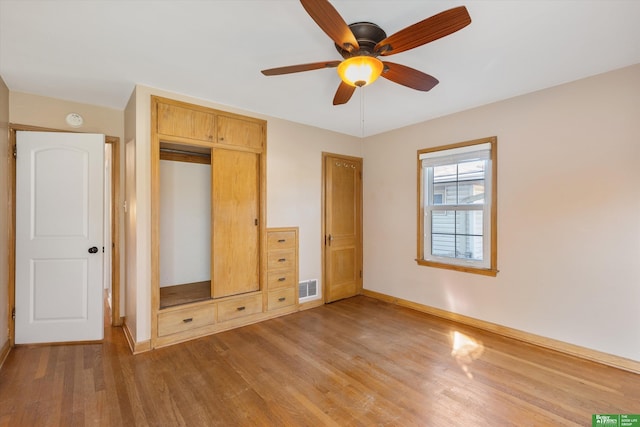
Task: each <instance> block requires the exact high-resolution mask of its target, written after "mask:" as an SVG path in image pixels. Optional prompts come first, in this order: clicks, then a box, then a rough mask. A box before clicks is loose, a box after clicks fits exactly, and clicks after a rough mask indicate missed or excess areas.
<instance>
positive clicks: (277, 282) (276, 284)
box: [267, 269, 296, 290]
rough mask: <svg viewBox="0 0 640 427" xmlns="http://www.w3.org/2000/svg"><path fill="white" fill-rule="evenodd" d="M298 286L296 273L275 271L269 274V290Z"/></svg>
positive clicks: (290, 270)
mask: <svg viewBox="0 0 640 427" xmlns="http://www.w3.org/2000/svg"><path fill="white" fill-rule="evenodd" d="M295 285H296V271H295V270H294V269H289V270H275V271H270V272H268V273H267V288H268V289H269V290H273V289H280V288H291V287H294V286H295Z"/></svg>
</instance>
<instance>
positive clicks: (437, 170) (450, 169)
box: [433, 164, 458, 182]
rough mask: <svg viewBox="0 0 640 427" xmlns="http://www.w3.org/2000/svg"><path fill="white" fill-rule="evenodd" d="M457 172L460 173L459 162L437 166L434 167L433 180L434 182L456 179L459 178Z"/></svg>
mask: <svg viewBox="0 0 640 427" xmlns="http://www.w3.org/2000/svg"><path fill="white" fill-rule="evenodd" d="M457 174H458V165H457V164H453V165H442V166H435V167H434V168H433V181H434V182H443V181H455V180H456V179H457Z"/></svg>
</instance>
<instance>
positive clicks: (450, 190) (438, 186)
mask: <svg viewBox="0 0 640 427" xmlns="http://www.w3.org/2000/svg"><path fill="white" fill-rule="evenodd" d="M436 195H440V197H436ZM436 201H440V203H436ZM457 203H458V183H457V182H446V183H434V184H433V204H434V205H455V204H457Z"/></svg>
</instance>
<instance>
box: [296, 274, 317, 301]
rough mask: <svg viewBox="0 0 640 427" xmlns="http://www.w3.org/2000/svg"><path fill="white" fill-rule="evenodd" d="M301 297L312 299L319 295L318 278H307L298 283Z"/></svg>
mask: <svg viewBox="0 0 640 427" xmlns="http://www.w3.org/2000/svg"><path fill="white" fill-rule="evenodd" d="M298 291H299V298H300V300H302V299H311V298H313V297H317V296H318V281H317V280H316V279H312V280H305V281H304V282H300V283H299V284H298Z"/></svg>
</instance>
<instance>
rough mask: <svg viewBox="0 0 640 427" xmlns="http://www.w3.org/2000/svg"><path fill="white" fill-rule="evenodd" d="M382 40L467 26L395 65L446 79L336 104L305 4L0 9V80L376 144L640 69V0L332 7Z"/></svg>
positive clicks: (331, 74) (118, 0)
mask: <svg viewBox="0 0 640 427" xmlns="http://www.w3.org/2000/svg"><path fill="white" fill-rule="evenodd" d="M331 4H332V5H333V6H334V7H335V8H336V9H337V10H338V12H339V13H340V14H341V15H342V17H343V18H344V20H345V21H346V22H347V23H352V22H356V21H369V22H374V23H376V24H378V25H379V26H381V27H382V28H383V29H384V30H385V31H386V32H387V35H391V34H393V33H395V32H396V31H398V30H401V29H402V28H404V27H406V26H408V25H410V24H413V23H415V22H417V21H420V20H422V19H424V18H426V17H429V16H431V15H434V14H436V13H438V12H441V11H443V10H446V9H450V8H452V7H455V6H458V5H465V6H466V7H467V9H468V11H469V14H470V15H471V19H472V23H471V25H469V26H468V27H466V28H464V29H462V30H460V31H458V32H456V33H454V34H452V35H449V36H447V37H445V38H442V39H440V40H436V41H434V42H432V43H429V44H427V45H424V46H421V47H418V48H416V49H413V50H410V51H407V52H403V53H399V54H397V55H394V56H392V57H389V58H388V59H389V60H391V61H393V62H397V63H401V64H404V65H408V66H410V67H413V68H416V69H418V70H421V71H423V72H425V73H428V74H431V75H433V76H434V77H436V78H438V79H439V80H440V84H439V85H437V86H436V87H435V88H434V89H432V90H431V91H430V92H419V91H415V90H412V89H408V88H406V87H404V86H400V85H397V84H395V83H392V82H390V81H388V80H386V79H379V80H378V81H376V82H375V83H374V84H373V85H371V86H369V87H366V88H364V90H362V89H358V90H357V91H356V93H355V94H354V96H353V98H352V99H351V101H350V102H349V103H348V104H346V105H342V106H333V105H332V100H333V96H334V93H335V91H336V89H337V87H338V83H339V77H338V76H337V74H336V72H335V69H322V70H316V71H308V72H303V73H297V74H289V75H282V76H272V77H265V76H263V75H262V74H261V73H260V70H262V69H266V68H273V67H279V66H285V65H294V64H301V63H308V62H319V61H325V60H337V59H340V56H339V54H338V52H337V51H336V49H335V47H334V45H333V42H332V41H331V40H330V39H329V37H328V36H327V35H326V34H325V33H324V32H323V31H322V30H320V28H319V27H318V26H317V25H316V24H315V22H314V21H313V20H312V19H311V18H310V17H309V15H307V13H306V12H305V10H304V9H303V7H302V5H301V4H300V3H299V2H298V1H296V0H282V1H276V0H249V1H240V0H231V1H222V0H199V1H198V0H196V1H182V0H173V1H169V0H164V1H152V0H137V1H133V0H105V1H98V0H85V1H69V0H29V1H25V0H0V76H2V78H3V79H4V81H5V82H6V84H7V86H8V87H9V89H10V90H11V91H17V92H27V93H33V94H38V95H43V96H49V97H54V98H60V99H67V100H71V101H77V102H82V103H88V104H94V105H100V106H105V107H111V108H116V109H120V110H122V109H124V107H125V105H126V103H127V101H128V99H129V96H130V95H131V93H132V90H133V88H134V85H135V84H137V83H139V84H143V85H146V86H152V87H157V88H161V89H165V90H168V91H172V92H178V93H182V94H186V95H190V96H193V97H196V98H200V99H205V100H210V101H213V102H216V103H220V104H225V105H229V106H232V107H238V108H241V109H244V110H248V111H251V112H256V113H261V114H266V115H269V116H273V117H279V118H283V119H287V120H291V121H294V122H299V123H304V124H309V125H313V126H317V127H320V128H325V129H330V130H333V131H336V132H341V133H345V134H349V135H354V136H368V135H373V134H377V133H381V132H385V131H388V130H391V129H395V128H399V127H403V126H406V125H409V124H413V123H417V122H421V121H425V120H428V119H431V118H434V117H438V116H443V115H446V114H450V113H453V112H456V111H461V110H465V109H468V108H472V107H475V106H479V105H483V104H487V103H490V102H494V101H497V100H500V99H505V98H509V97H513V96H516V95H520V94H524V93H528V92H532V91H535V90H539V89H543V88H546V87H550V86H554V85H557V84H561V83H564V82H568V81H572V80H576V79H579V78H583V77H586V76H590V75H594V74H598V73H602V72H606V71H609V70H613V69H616V68H621V67H624V66H627V65H632V64H636V63H640V1H638V0H595V1H589V0H579V1H569V0H549V1H545V0H532V1H528V0H511V1H507V0H497V1H485V0H466V1H458V0H447V1H445V0H435V1H425V0H404V1H402V0H385V1H359V0H332V1H331Z"/></svg>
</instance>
